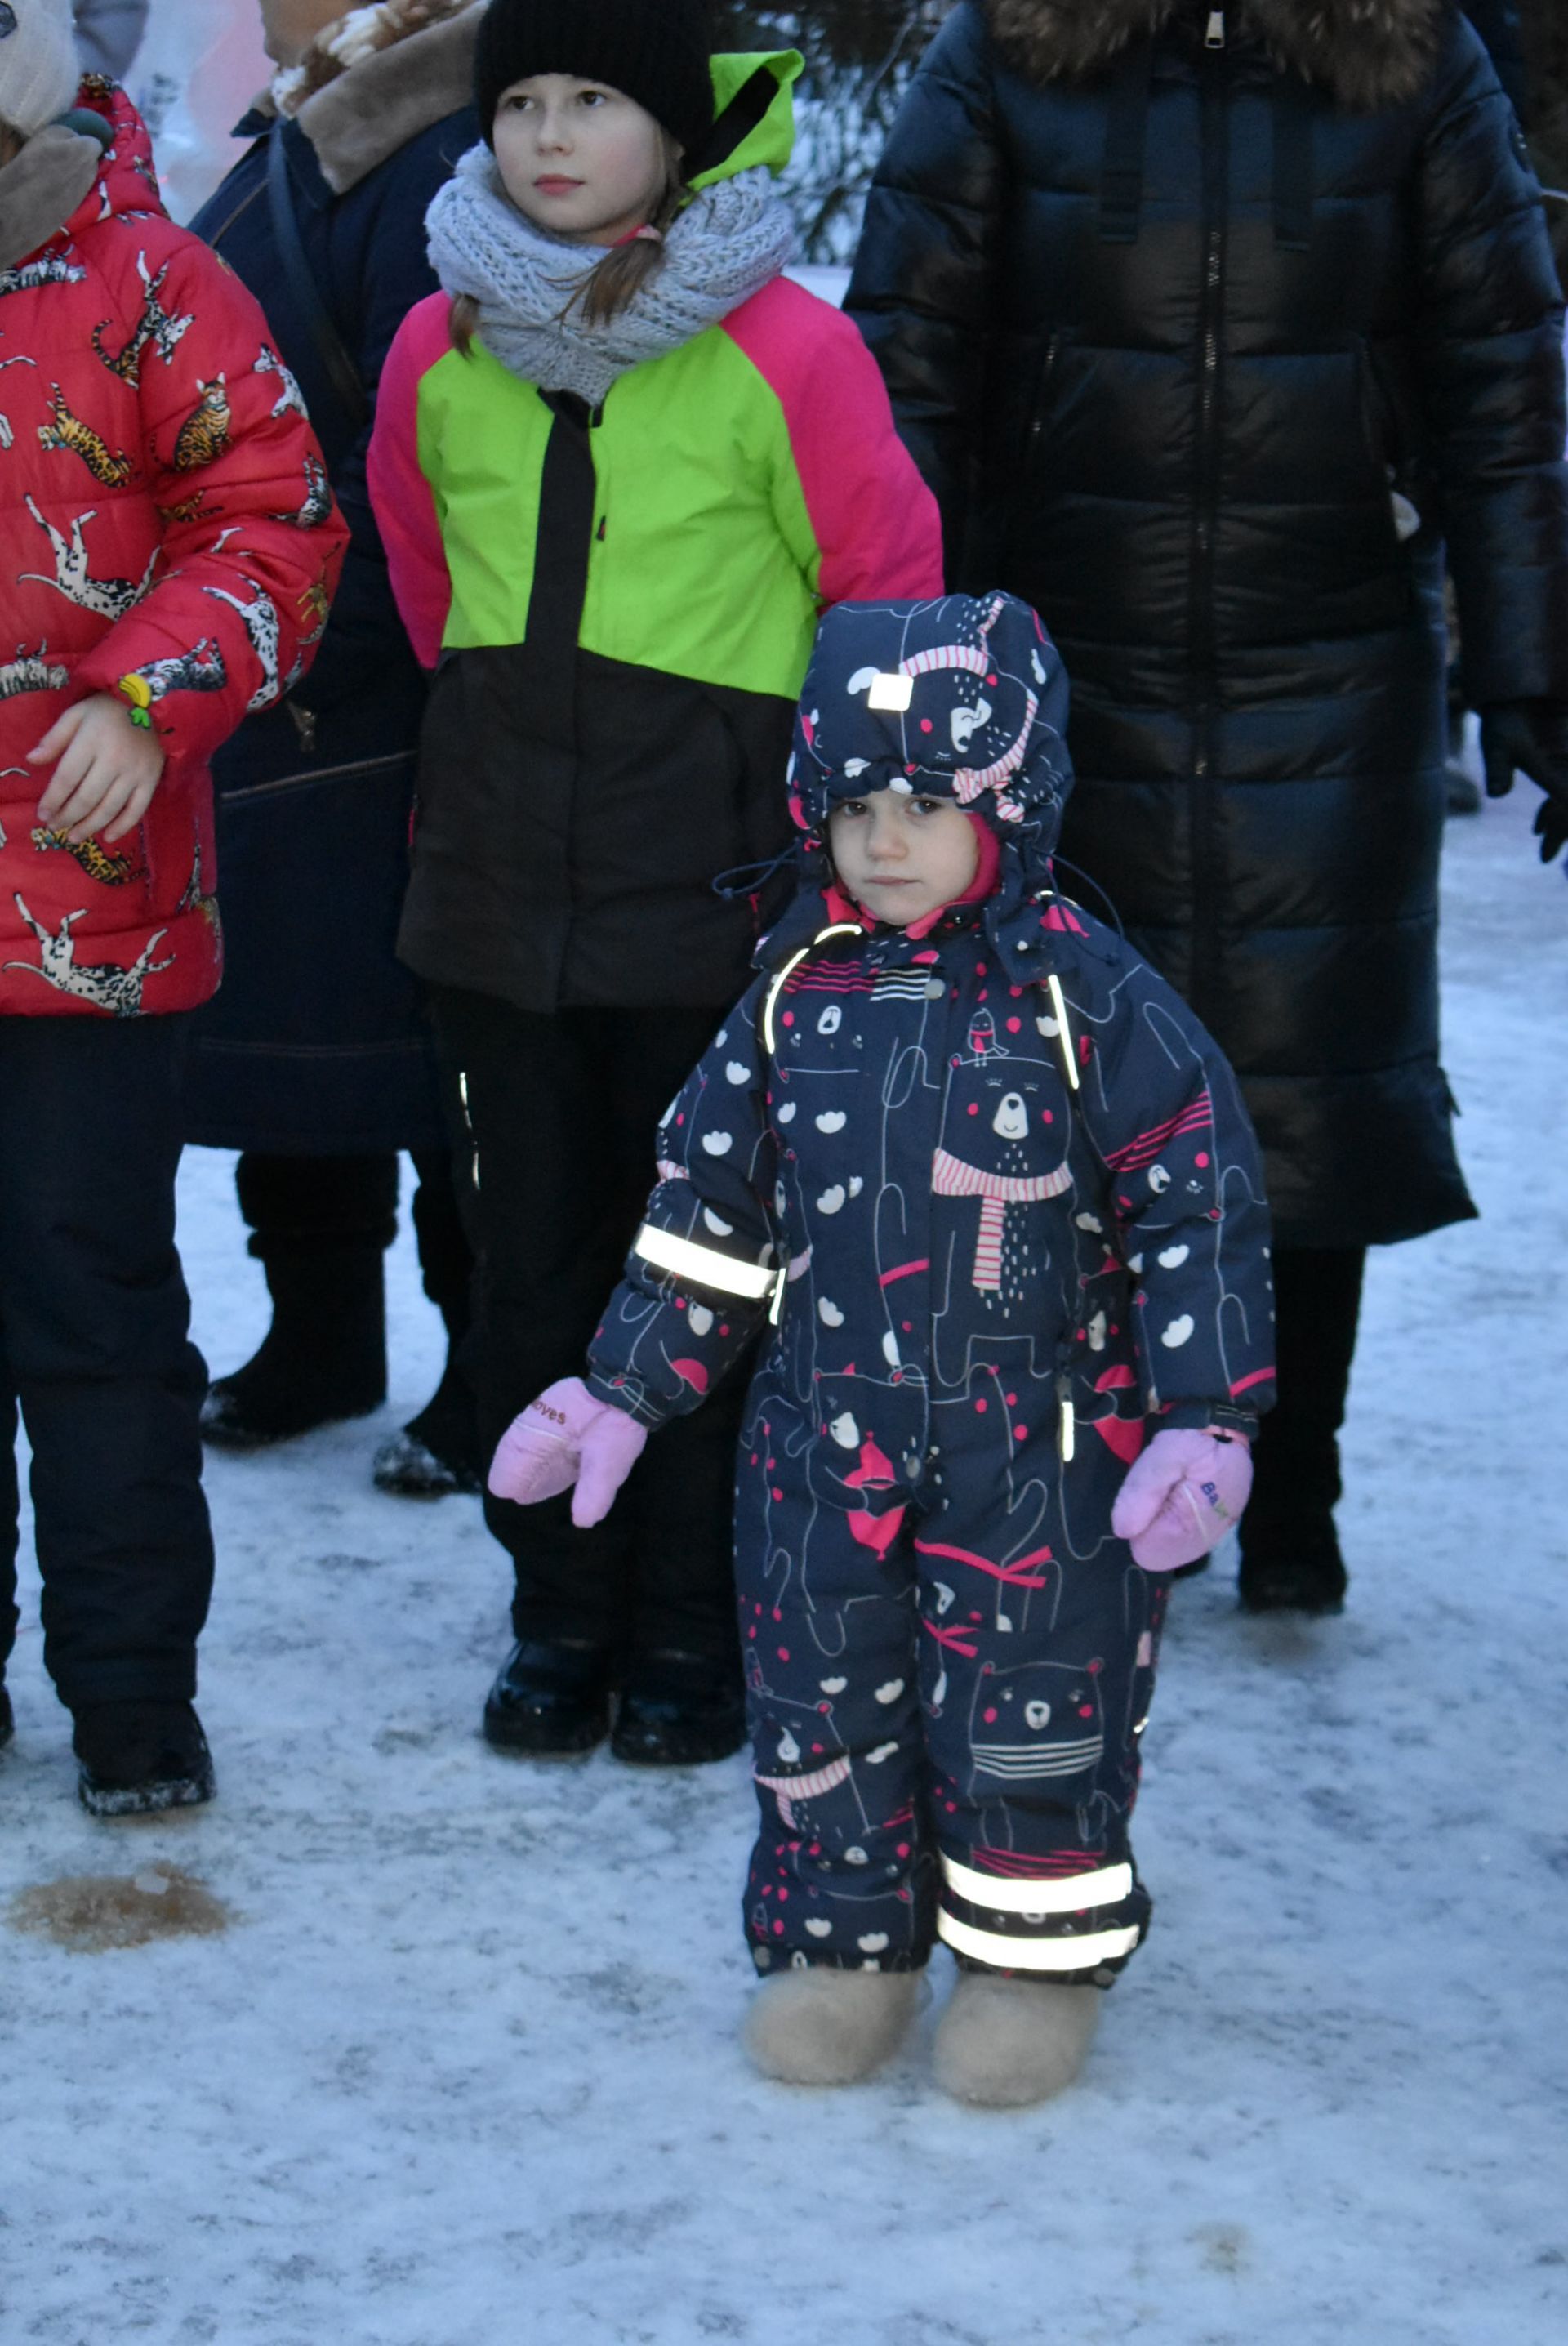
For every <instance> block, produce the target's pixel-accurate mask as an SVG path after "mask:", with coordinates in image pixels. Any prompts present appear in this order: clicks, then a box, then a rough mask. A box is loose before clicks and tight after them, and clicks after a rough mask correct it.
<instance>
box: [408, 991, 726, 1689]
mask: <svg viewBox="0 0 1568 2346" xmlns="http://www.w3.org/2000/svg"><path fill="white" fill-rule="evenodd" d="M432 997H433V1005H434V1008H435V1015H436V1025H437V1032H438V1035H439V1037H440V1044H441V1052H442V1058H443V1073H444V1074H445V1076H446V1077H447V1079H448V1081H449V1083H450V1085H451V1086H452V1087H453V1092H454V1094H455V1096H456V1113H457V1116H458V1118H459V1121H460V1127H461V1129H462V1130H463V1133H464V1134H465V1135H466V1137H467V1140H468V1146H469V1148H470V1151H471V1155H472V1161H473V1178H472V1179H471V1181H470V1182H468V1183H467V1184H466V1185H464V1184H463V1183H461V1182H460V1185H459V1189H460V1195H463V1196H465V1197H466V1200H467V1206H468V1210H469V1213H470V1215H471V1234H472V1237H473V1246H474V1251H475V1254H476V1256H477V1258H478V1262H479V1271H478V1277H477V1280H476V1286H475V1317H474V1329H473V1337H472V1340H471V1346H470V1352H469V1366H470V1373H471V1376H472V1380H473V1385H474V1389H475V1392H476V1393H477V1396H478V1402H479V1423H480V1436H481V1441H482V1443H483V1445H484V1455H485V1457H486V1458H488V1457H489V1456H490V1454H491V1453H492V1452H493V1450H494V1445H495V1443H496V1442H497V1441H498V1440H499V1439H500V1436H501V1435H502V1433H504V1431H505V1429H506V1427H507V1426H508V1425H509V1424H510V1423H511V1422H512V1420H513V1418H514V1417H515V1416H516V1415H517V1413H518V1412H519V1411H520V1410H522V1409H524V1408H525V1407H526V1406H527V1404H528V1403H529V1402H530V1401H532V1400H533V1398H534V1396H535V1393H537V1392H541V1391H542V1390H543V1389H544V1388H545V1386H546V1385H549V1384H553V1383H554V1382H555V1380H556V1379H557V1378H558V1377H569V1376H581V1375H582V1374H583V1372H584V1369H585V1364H586V1355H587V1347H588V1343H589V1341H590V1339H591V1338H592V1336H593V1333H594V1331H595V1329H596V1327H597V1325H598V1323H599V1319H600V1316H601V1314H602V1313H603V1311H604V1308H605V1305H606V1302H607V1301H608V1300H609V1298H610V1295H611V1294H612V1292H613V1291H614V1289H615V1285H616V1280H617V1279H618V1278H619V1277H620V1273H621V1267H622V1265H623V1263H624V1261H625V1260H626V1253H627V1250H628V1249H629V1248H630V1245H631V1241H632V1239H633V1238H634V1236H635V1235H636V1229H637V1228H638V1225H639V1224H640V1222H641V1221H642V1219H643V1210H644V1208H645V1207H646V1205H647V1198H648V1192H649V1190H650V1189H651V1188H653V1186H654V1183H655V1181H656V1179H657V1171H656V1164H655V1142H656V1139H657V1130H658V1122H659V1118H660V1117H661V1116H662V1115H663V1114H664V1111H665V1109H666V1108H667V1107H668V1105H669V1103H670V1100H671V1099H672V1098H673V1096H675V1094H676V1092H677V1091H678V1089H679V1088H680V1086H681V1085H682V1084H683V1083H684V1082H685V1080H686V1078H687V1076H688V1075H689V1074H690V1073H691V1070H692V1067H693V1066H694V1065H695V1064H696V1062H697V1060H698V1059H699V1058H700V1057H701V1056H702V1054H703V1052H704V1051H705V1050H706V1048H707V1046H708V1044H709V1043H710V1042H711V1041H712V1039H713V1035H714V1031H715V1029H716V1028H717V1027H718V1025H719V1023H720V1019H721V1016H722V1013H721V1012H719V1011H717V1010H701V1009H696V1010H693V1009H661V1010H620V1009H586V1008H585V1009H565V1010H559V1011H555V1012H554V1013H549V1014H546V1013H543V1012H534V1011H526V1010H519V1009H516V1008H514V1006H513V1005H511V1004H509V1003H505V1002H502V1001H500V1000H499V999H497V998H495V997H494V996H492V995H489V994H473V993H467V992H463V991H459V990H456V989H453V988H448V987H439V986H438V987H434V988H433V989H432ZM744 1400H745V1380H744V1377H743V1376H740V1377H737V1378H735V1379H733V1380H731V1381H730V1382H729V1383H728V1385H727V1386H725V1387H723V1388H721V1390H720V1391H719V1392H718V1393H717V1394H716V1395H715V1396H714V1398H713V1399H712V1401H711V1402H710V1403H708V1407H707V1408H705V1409H703V1410H701V1411H699V1412H698V1413H697V1414H696V1415H695V1416H694V1417H689V1418H686V1419H683V1420H682V1421H681V1422H680V1423H678V1424H677V1425H673V1426H671V1427H670V1428H668V1429H667V1431H666V1432H664V1433H660V1435H659V1437H658V1439H657V1442H651V1443H649V1444H648V1446H647V1450H646V1451H645V1453H644V1454H643V1456H642V1458H641V1459H640V1460H639V1461H638V1464H637V1465H636V1468H635V1470H634V1472H633V1474H632V1475H631V1477H630V1480H629V1481H628V1483H627V1484H626V1489H625V1491H624V1492H623V1493H622V1494H621V1496H620V1497H619V1499H618V1500H617V1501H616V1505H615V1507H614V1509H613V1510H612V1512H611V1514H610V1515H609V1516H608V1518H607V1519H606V1521H605V1522H604V1523H603V1524H600V1525H596V1528H595V1529H593V1530H592V1531H579V1530H577V1529H576V1528H575V1526H574V1525H573V1523H572V1520H571V1502H570V1495H569V1494H567V1495H565V1496H563V1497H562V1498H559V1499H552V1500H546V1501H545V1502H544V1503H543V1504H542V1505H538V1506H532V1507H516V1506H513V1505H510V1504H509V1503H507V1502H505V1501H503V1500H499V1499H494V1498H492V1497H490V1496H488V1495H487V1496H486V1499H485V1520H486V1522H487V1523H488V1524H489V1525H490V1528H491V1530H492V1532H493V1533H494V1535H495V1537H496V1538H497V1539H498V1540H499V1541H500V1543H501V1545H502V1546H503V1547H504V1548H505V1549H506V1551H507V1553H508V1554H509V1555H510V1556H511V1557H512V1559H513V1564H514V1568H515V1575H516V1593H515V1596H514V1604H513V1611H512V1619H513V1627H514V1631H515V1633H516V1635H517V1636H518V1637H527V1638H535V1637H536V1638H542V1639H544V1640H545V1641H546V1642H550V1641H554V1640H557V1639H561V1638H585V1639H586V1640H588V1641H589V1642H591V1643H592V1644H594V1645H596V1646H597V1647H601V1648H602V1649H603V1650H605V1651H606V1652H607V1653H610V1654H612V1655H614V1656H615V1657H616V1658H617V1659H618V1660H621V1661H626V1662H633V1661H636V1659H638V1658H644V1657H647V1656H649V1655H652V1654H656V1653H661V1652H671V1651H674V1652H679V1653H685V1654H692V1655H696V1656H697V1657H699V1658H701V1659H703V1660H706V1661H710V1662H712V1664H713V1665H714V1668H715V1670H716V1672H717V1673H718V1674H720V1675H724V1674H730V1673H734V1672H735V1671H736V1669H737V1667H738V1665H737V1657H736V1638H735V1587H734V1577H733V1570H732V1564H731V1524H732V1521H733V1515H734V1492H735V1447H736V1437H737V1433H738V1425H739V1420H740V1412H741V1408H742V1406H743V1404H744Z"/></svg>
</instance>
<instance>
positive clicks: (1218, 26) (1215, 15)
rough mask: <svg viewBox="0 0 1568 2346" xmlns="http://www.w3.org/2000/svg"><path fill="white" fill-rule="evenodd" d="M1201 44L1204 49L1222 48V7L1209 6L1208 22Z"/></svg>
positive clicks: (1223, 37) (1223, 27) (1223, 14)
mask: <svg viewBox="0 0 1568 2346" xmlns="http://www.w3.org/2000/svg"><path fill="white" fill-rule="evenodd" d="M1203 45H1204V47H1205V48H1206V49H1223V48H1224V46H1225V11H1224V9H1223V8H1211V9H1210V10H1209V12H1208V23H1207V26H1206V27H1205V30H1204V36H1203Z"/></svg>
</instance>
